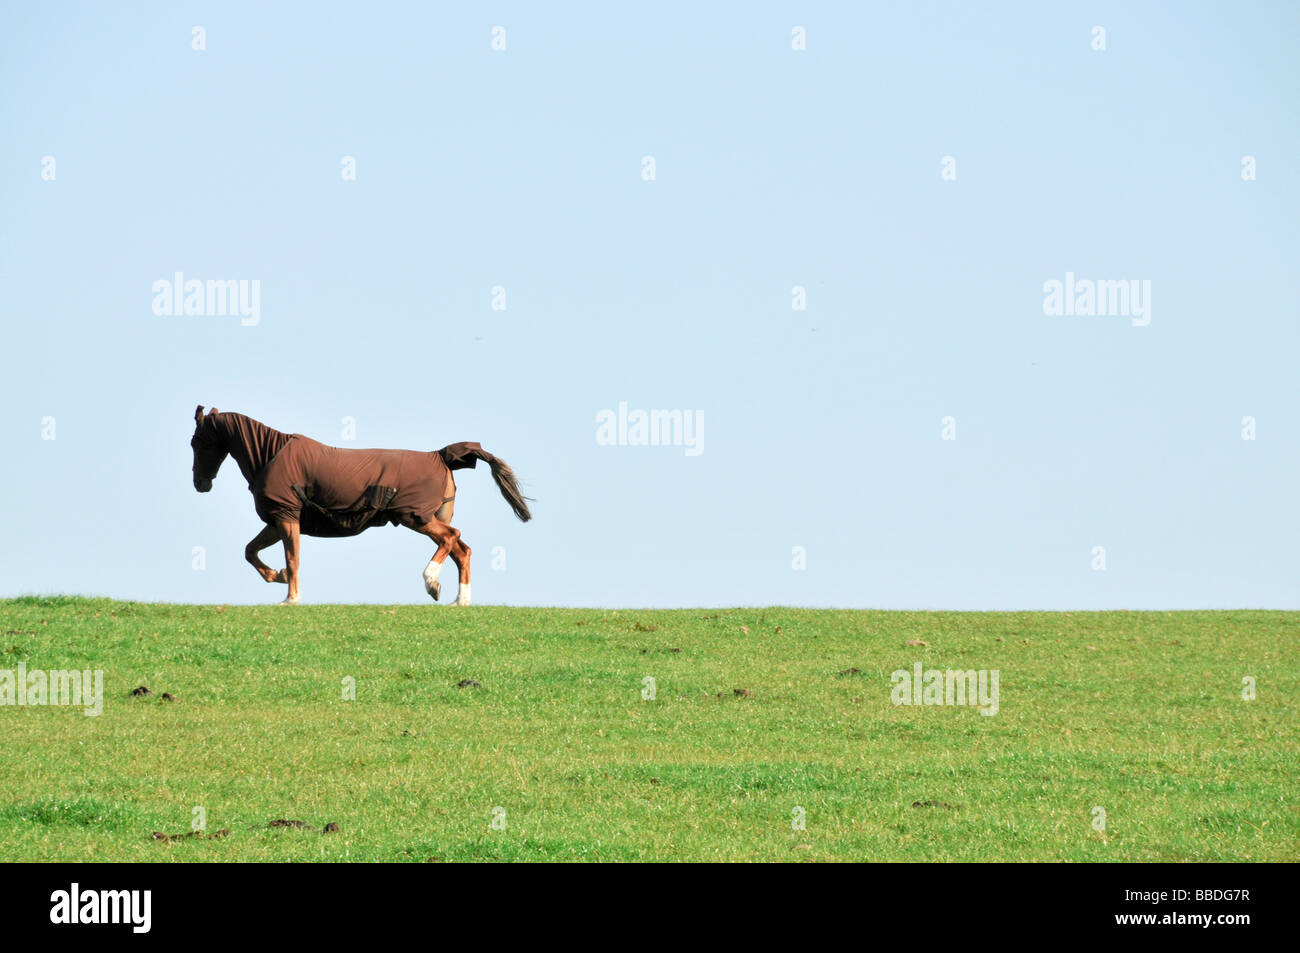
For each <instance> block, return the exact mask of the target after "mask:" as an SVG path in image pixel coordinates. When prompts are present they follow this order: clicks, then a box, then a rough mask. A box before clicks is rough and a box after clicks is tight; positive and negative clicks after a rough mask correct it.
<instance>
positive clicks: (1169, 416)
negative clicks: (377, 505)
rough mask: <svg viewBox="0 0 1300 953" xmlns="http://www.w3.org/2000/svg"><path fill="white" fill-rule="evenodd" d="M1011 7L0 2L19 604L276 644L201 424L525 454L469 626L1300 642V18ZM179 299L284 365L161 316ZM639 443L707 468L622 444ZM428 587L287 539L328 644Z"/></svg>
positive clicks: (1, 195) (237, 492)
mask: <svg viewBox="0 0 1300 953" xmlns="http://www.w3.org/2000/svg"><path fill="white" fill-rule="evenodd" d="M461 7H463V9H460V8H461ZM992 7H993V9H989V7H988V5H976V4H965V3H951V4H946V3H945V4H911V3H908V4H847V3H845V4H839V5H831V4H821V3H818V4H802V3H773V4H752V3H735V4H730V5H724V6H719V7H716V8H715V7H713V6H706V5H701V4H694V3H691V4H672V3H656V4H651V5H649V6H646V5H643V4H640V5H638V4H617V5H615V4H603V3H590V4H581V5H578V4H548V5H546V8H545V9H543V6H542V5H540V4H532V3H530V4H525V3H519V4H505V3H493V4H465V5H456V4H452V5H447V4H424V3H420V4H411V5H402V6H397V5H388V4H379V5H368V4H351V3H349V4H341V5H337V6H336V5H331V4H314V5H312V6H310V7H303V8H301V9H292V8H291V7H290V5H288V4H263V3H257V4H231V3H199V4H181V3H157V4H133V5H130V7H129V8H123V7H122V6H121V5H118V4H103V3H86V4H68V3H48V4H40V5H39V6H38V5H35V4H31V5H21V6H20V5H17V4H6V5H5V6H4V7H3V9H2V10H0V130H3V136H2V140H0V143H2V148H0V283H2V285H3V288H4V292H5V293H4V295H3V298H2V299H0V308H2V309H3V312H2V313H3V337H2V339H0V340H2V341H3V351H4V355H5V357H4V363H3V367H4V373H3V376H2V377H0V398H3V399H2V401H0V440H2V441H3V447H4V465H3V467H2V468H0V498H2V499H3V501H4V502H3V503H2V504H0V518H2V519H3V525H2V526H0V536H2V537H3V540H4V542H3V546H2V547H0V593H3V594H6V595H13V594H19V593H27V592H60V591H61V592H81V593H93V594H103V595H112V596H115V597H118V598H132V599H149V600H172V601H183V602H230V603H237V602H251V603H257V602H271V601H278V600H279V599H280V598H281V597H282V596H283V589H282V588H281V587H278V586H277V587H271V586H268V585H266V584H265V583H263V582H261V581H260V579H259V578H258V577H257V576H256V575H255V574H254V573H253V571H252V570H251V569H250V568H249V567H248V566H247V565H245V564H244V562H243V546H244V543H245V542H246V541H247V540H248V539H249V538H251V537H252V536H253V535H254V534H255V533H256V531H257V530H258V529H259V524H258V522H257V518H256V516H255V515H254V513H253V508H252V504H251V499H250V497H249V494H248V491H247V489H246V488H245V485H244V483H243V481H242V480H241V479H240V477H239V474H238V472H237V469H236V468H235V467H234V466H233V465H231V464H227V465H226V467H225V468H223V471H222V473H221V476H220V477H219V478H218V480H217V484H216V488H215V489H214V491H213V492H212V493H211V494H209V495H206V496H200V495H198V494H196V493H195V492H194V490H193V489H192V487H191V484H190V462H191V458H190V450H189V446H188V441H189V437H190V434H191V431H192V414H193V410H194V406H195V404H198V403H202V404H205V405H216V406H217V407H219V408H220V409H222V410H237V411H241V412H243V413H247V414H249V415H250V416H253V417H256V418H258V419H260V420H263V421H265V422H266V423H268V424H270V425H271V426H274V427H277V428H278V429H281V430H285V431H290V432H299V433H305V434H308V435H311V436H313V437H316V438H317V439H320V440H323V441H325V442H327V443H333V444H342V445H345V446H347V445H352V446H359V447H365V446H380V447H410V448H419V449H434V448H437V447H440V446H443V445H444V444H447V443H450V442H453V441H457V440H478V441H481V442H482V443H483V444H484V446H485V447H487V448H488V449H489V450H491V451H493V452H495V453H497V454H499V455H500V456H502V457H504V458H505V459H506V460H508V461H509V462H510V463H511V464H512V465H513V466H514V467H515V468H516V470H517V471H518V472H519V474H520V475H521V477H522V478H523V479H524V480H525V481H526V483H527V490H528V491H529V492H530V494H531V495H532V496H534V497H536V500H537V502H536V504H535V513H536V519H535V520H534V521H533V522H531V523H529V524H526V525H525V524H520V523H518V522H516V521H515V519H514V517H513V516H512V515H511V513H510V511H509V509H508V508H507V507H506V505H505V503H504V502H503V501H502V500H501V499H500V498H499V497H498V496H497V493H496V489H495V487H494V486H493V485H492V483H491V480H490V479H489V477H488V476H487V474H486V472H482V471H475V472H474V473H471V474H467V475H466V477H465V478H463V479H462V480H461V481H460V495H459V498H458V501H457V513H456V520H455V522H456V524H457V525H458V526H459V527H460V528H461V530H462V531H463V533H464V534H465V539H466V540H467V541H468V542H469V544H470V545H471V546H472V547H473V548H474V566H475V574H474V596H475V601H476V602H479V603H511V604H534V605H600V606H706V605H736V604H741V605H764V604H787V605H812V606H841V607H882V608H909V607H910V608H965V609H989V608H1024V609H1033V608H1055V609H1069V608H1124V607H1127V608H1197V607H1207V608H1208V607H1275V608H1292V609H1294V608H1297V607H1298V606H1300V548H1298V547H1297V542H1296V541H1297V538H1298V536H1300V533H1298V532H1297V531H1298V530H1300V505H1298V504H1297V489H1296V488H1297V485H1298V482H1300V481H1298V480H1297V477H1298V476H1300V423H1298V412H1300V385H1298V384H1297V371H1296V368H1297V363H1298V361H1297V359H1298V357H1300V354H1298V353H1297V352H1298V350H1300V348H1298V347H1297V345H1298V344H1300V330H1298V328H1300V321H1298V318H1300V313H1298V312H1300V305H1298V304H1297V294H1296V287H1295V282H1296V276H1297V262H1300V236H1298V232H1300V188H1298V184H1297V183H1298V179H1297V176H1298V175H1300V161H1298V160H1297V157H1298V156H1300V116H1298V115H1297V103H1298V102H1300V68H1298V67H1297V57H1296V50H1297V48H1300V7H1298V6H1297V5H1296V4H1293V3H1285V2H1280V3H1263V2H1252V3H1243V4H1217V5H1211V4H1184V3H1178V4H1174V3H1167V4H1156V3H1143V4H1119V3H1086V4H1085V3H1080V4H1070V3H1065V4H1058V3H1050V4H1044V3H1026V4H1020V5H1013V4H995V5H992ZM498 25H499V26H504V27H505V31H506V32H505V38H506V49H505V50H504V51H493V50H492V49H491V41H492V29H493V27H495V26H498ZM1098 25H1100V26H1103V27H1105V29H1106V47H1107V48H1106V50H1105V51H1101V52H1099V51H1095V50H1093V49H1092V42H1093V37H1092V28H1093V27H1094V26H1098ZM194 26H202V27H203V28H204V30H205V31H206V35H205V40H206V49H205V50H203V51H201V52H200V51H196V50H194V49H192V28H193V27H194ZM795 26H802V27H804V28H805V29H806V36H807V49H806V50H805V51H795V50H792V49H791V32H792V28H793V27H795ZM647 155H648V156H653V157H654V159H655V162H656V179H655V180H654V181H644V180H643V178H642V157H643V156H647ZM1247 155H1250V156H1254V157H1255V161H1256V168H1257V179H1256V180H1255V181H1243V178H1242V157H1243V156H1247ZM46 156H52V157H54V160H55V166H54V168H55V178H54V179H53V181H49V180H46V179H44V178H43V177H42V170H43V164H42V163H43V159H44V157H46ZM344 156H354V157H355V159H356V170H357V178H356V181H353V182H348V181H344V180H343V178H342V176H341V174H340V171H341V160H342V157H344ZM944 156H953V157H954V158H955V160H956V170H957V178H956V180H955V181H943V180H942V179H941V175H940V172H941V161H942V159H943V157H944ZM177 271H180V272H183V273H184V274H185V275H186V276H187V277H189V278H199V279H236V280H239V279H243V280H257V281H259V282H260V288H261V307H260V321H259V323H257V324H256V325H255V326H243V325H241V323H240V320H239V318H237V317H219V316H202V317H200V316H190V317H176V316H172V317H165V316H164V317H160V316H157V315H155V314H154V313H153V310H152V307H151V306H152V302H153V292H152V290H151V288H152V285H153V282H155V281H157V280H159V279H164V278H168V279H169V278H171V276H172V275H173V274H174V273H175V272H177ZM1067 272H1073V273H1074V274H1075V275H1076V276H1078V277H1080V278H1092V279H1140V280H1149V281H1150V282H1151V288H1152V292H1151V322H1150V324H1149V325H1147V326H1145V327H1137V326H1133V324H1132V323H1131V321H1130V320H1129V319H1128V318H1124V317H1116V316H1109V317H1080V316H1048V315H1045V314H1044V313H1043V299H1044V292H1043V285H1044V282H1047V281H1050V280H1053V279H1056V280H1064V279H1065V276H1066V273H1067ZM497 285H501V286H504V287H505V288H506V303H507V307H506V310H504V311H497V310H493V309H492V306H491V304H492V288H493V286H497ZM796 285H801V286H803V287H805V288H806V289H807V310H806V311H795V310H793V309H792V307H791V300H792V291H791V289H792V288H793V287H794V286H796ZM620 401H625V402H626V403H627V404H628V406H629V407H630V408H633V409H638V408H639V409H647V410H648V409H686V410H698V411H700V412H701V413H702V415H703V421H704V431H703V452H702V453H700V454H699V455H698V456H688V455H686V454H685V453H684V451H683V449H682V448H680V447H639V446H598V445H597V442H596V439H595V434H596V415H597V414H598V413H599V412H600V411H601V410H604V409H616V408H617V407H618V405H619V402H620ZM947 416H951V417H952V418H954V419H955V421H956V434H957V439H956V440H950V441H945V440H942V439H941V421H942V419H943V418H944V417H947ZM1246 416H1250V417H1253V418H1254V419H1255V421H1256V428H1257V437H1256V439H1255V440H1253V441H1247V440H1243V439H1242V436H1241V431H1242V418H1243V417H1246ZM47 417H53V418H54V422H55V428H56V429H55V435H56V438H55V439H54V440H43V439H42V421H43V419H45V418H47ZM345 417H353V418H355V420H356V432H357V439H356V441H355V443H352V444H347V443H344V442H343V441H341V439H340V438H341V428H342V421H343V418H345ZM195 546H202V547H204V548H205V551H206V566H207V568H206V569H205V570H204V571H202V572H197V571H195V570H194V569H193V568H192V550H193V547H195ZM796 546H798V547H803V548H804V551H805V552H806V560H807V568H806V569H805V570H803V571H796V570H794V569H793V568H792V558H793V557H792V551H793V549H794V547H796ZM1097 546H1102V547H1105V558H1106V569H1105V570H1104V571H1095V570H1094V569H1093V568H1092V566H1093V561H1094V556H1093V549H1094V547H1097ZM494 547H503V548H504V552H505V557H506V568H505V570H504V571H500V570H497V571H494V570H493V569H492V568H491V561H492V560H491V556H492V550H493V548H494ZM430 549H431V547H430V545H429V543H428V542H427V541H426V540H425V539H423V538H422V537H419V536H417V535H415V534H414V533H411V532H409V531H406V530H403V529H400V528H392V527H390V528H384V529H380V530H372V531H370V532H367V533H366V534H364V535H362V536H360V537H358V538H355V539H350V540H312V539H309V540H307V541H306V542H305V544H304V554H303V565H302V574H303V575H302V578H303V599H304V602H328V601H338V602H371V601H373V602H425V601H428V600H427V597H426V596H425V595H424V591H423V586H422V583H421V580H420V572H421V569H422V568H423V566H424V563H425V562H426V560H427V559H428V556H429V554H430ZM268 557H272V558H271V559H270V561H272V562H273V563H275V564H276V565H280V564H282V557H281V556H280V555H279V554H278V551H277V552H275V553H274V555H273V554H272V553H271V552H268ZM445 598H450V595H448V596H446V597H445ZM431 611H432V610H431ZM447 611H452V610H447Z"/></svg>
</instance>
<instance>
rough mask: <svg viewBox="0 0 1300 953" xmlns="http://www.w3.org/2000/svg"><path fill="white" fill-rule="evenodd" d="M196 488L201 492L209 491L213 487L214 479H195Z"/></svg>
mask: <svg viewBox="0 0 1300 953" xmlns="http://www.w3.org/2000/svg"><path fill="white" fill-rule="evenodd" d="M194 489H196V490H198V491H199V492H200V493H207V492H208V491H209V490H211V489H212V481H211V480H199V479H195V481H194Z"/></svg>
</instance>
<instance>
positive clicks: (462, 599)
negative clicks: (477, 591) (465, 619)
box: [452, 582, 469, 606]
mask: <svg viewBox="0 0 1300 953" xmlns="http://www.w3.org/2000/svg"><path fill="white" fill-rule="evenodd" d="M452 605H456V606H467V605H469V583H467V582H462V583H461V584H460V591H459V592H457V593H456V601H455V602H453V603H452Z"/></svg>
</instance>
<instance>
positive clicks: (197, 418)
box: [194, 404, 203, 426]
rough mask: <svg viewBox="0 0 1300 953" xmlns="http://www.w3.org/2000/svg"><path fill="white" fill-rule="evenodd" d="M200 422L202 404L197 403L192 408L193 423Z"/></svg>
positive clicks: (201, 421)
mask: <svg viewBox="0 0 1300 953" xmlns="http://www.w3.org/2000/svg"><path fill="white" fill-rule="evenodd" d="M201 423H203V405H202V404H199V406H197V407H195V408H194V424H195V426H197V425H199V424H201Z"/></svg>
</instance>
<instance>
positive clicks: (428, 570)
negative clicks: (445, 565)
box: [424, 559, 442, 592]
mask: <svg viewBox="0 0 1300 953" xmlns="http://www.w3.org/2000/svg"><path fill="white" fill-rule="evenodd" d="M441 572H442V563H440V562H437V561H436V560H433V559H430V560H429V565H427V566H425V567H424V589H425V591H426V592H432V591H433V585H434V583H436V582H437V581H438V574H439V573H441Z"/></svg>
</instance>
